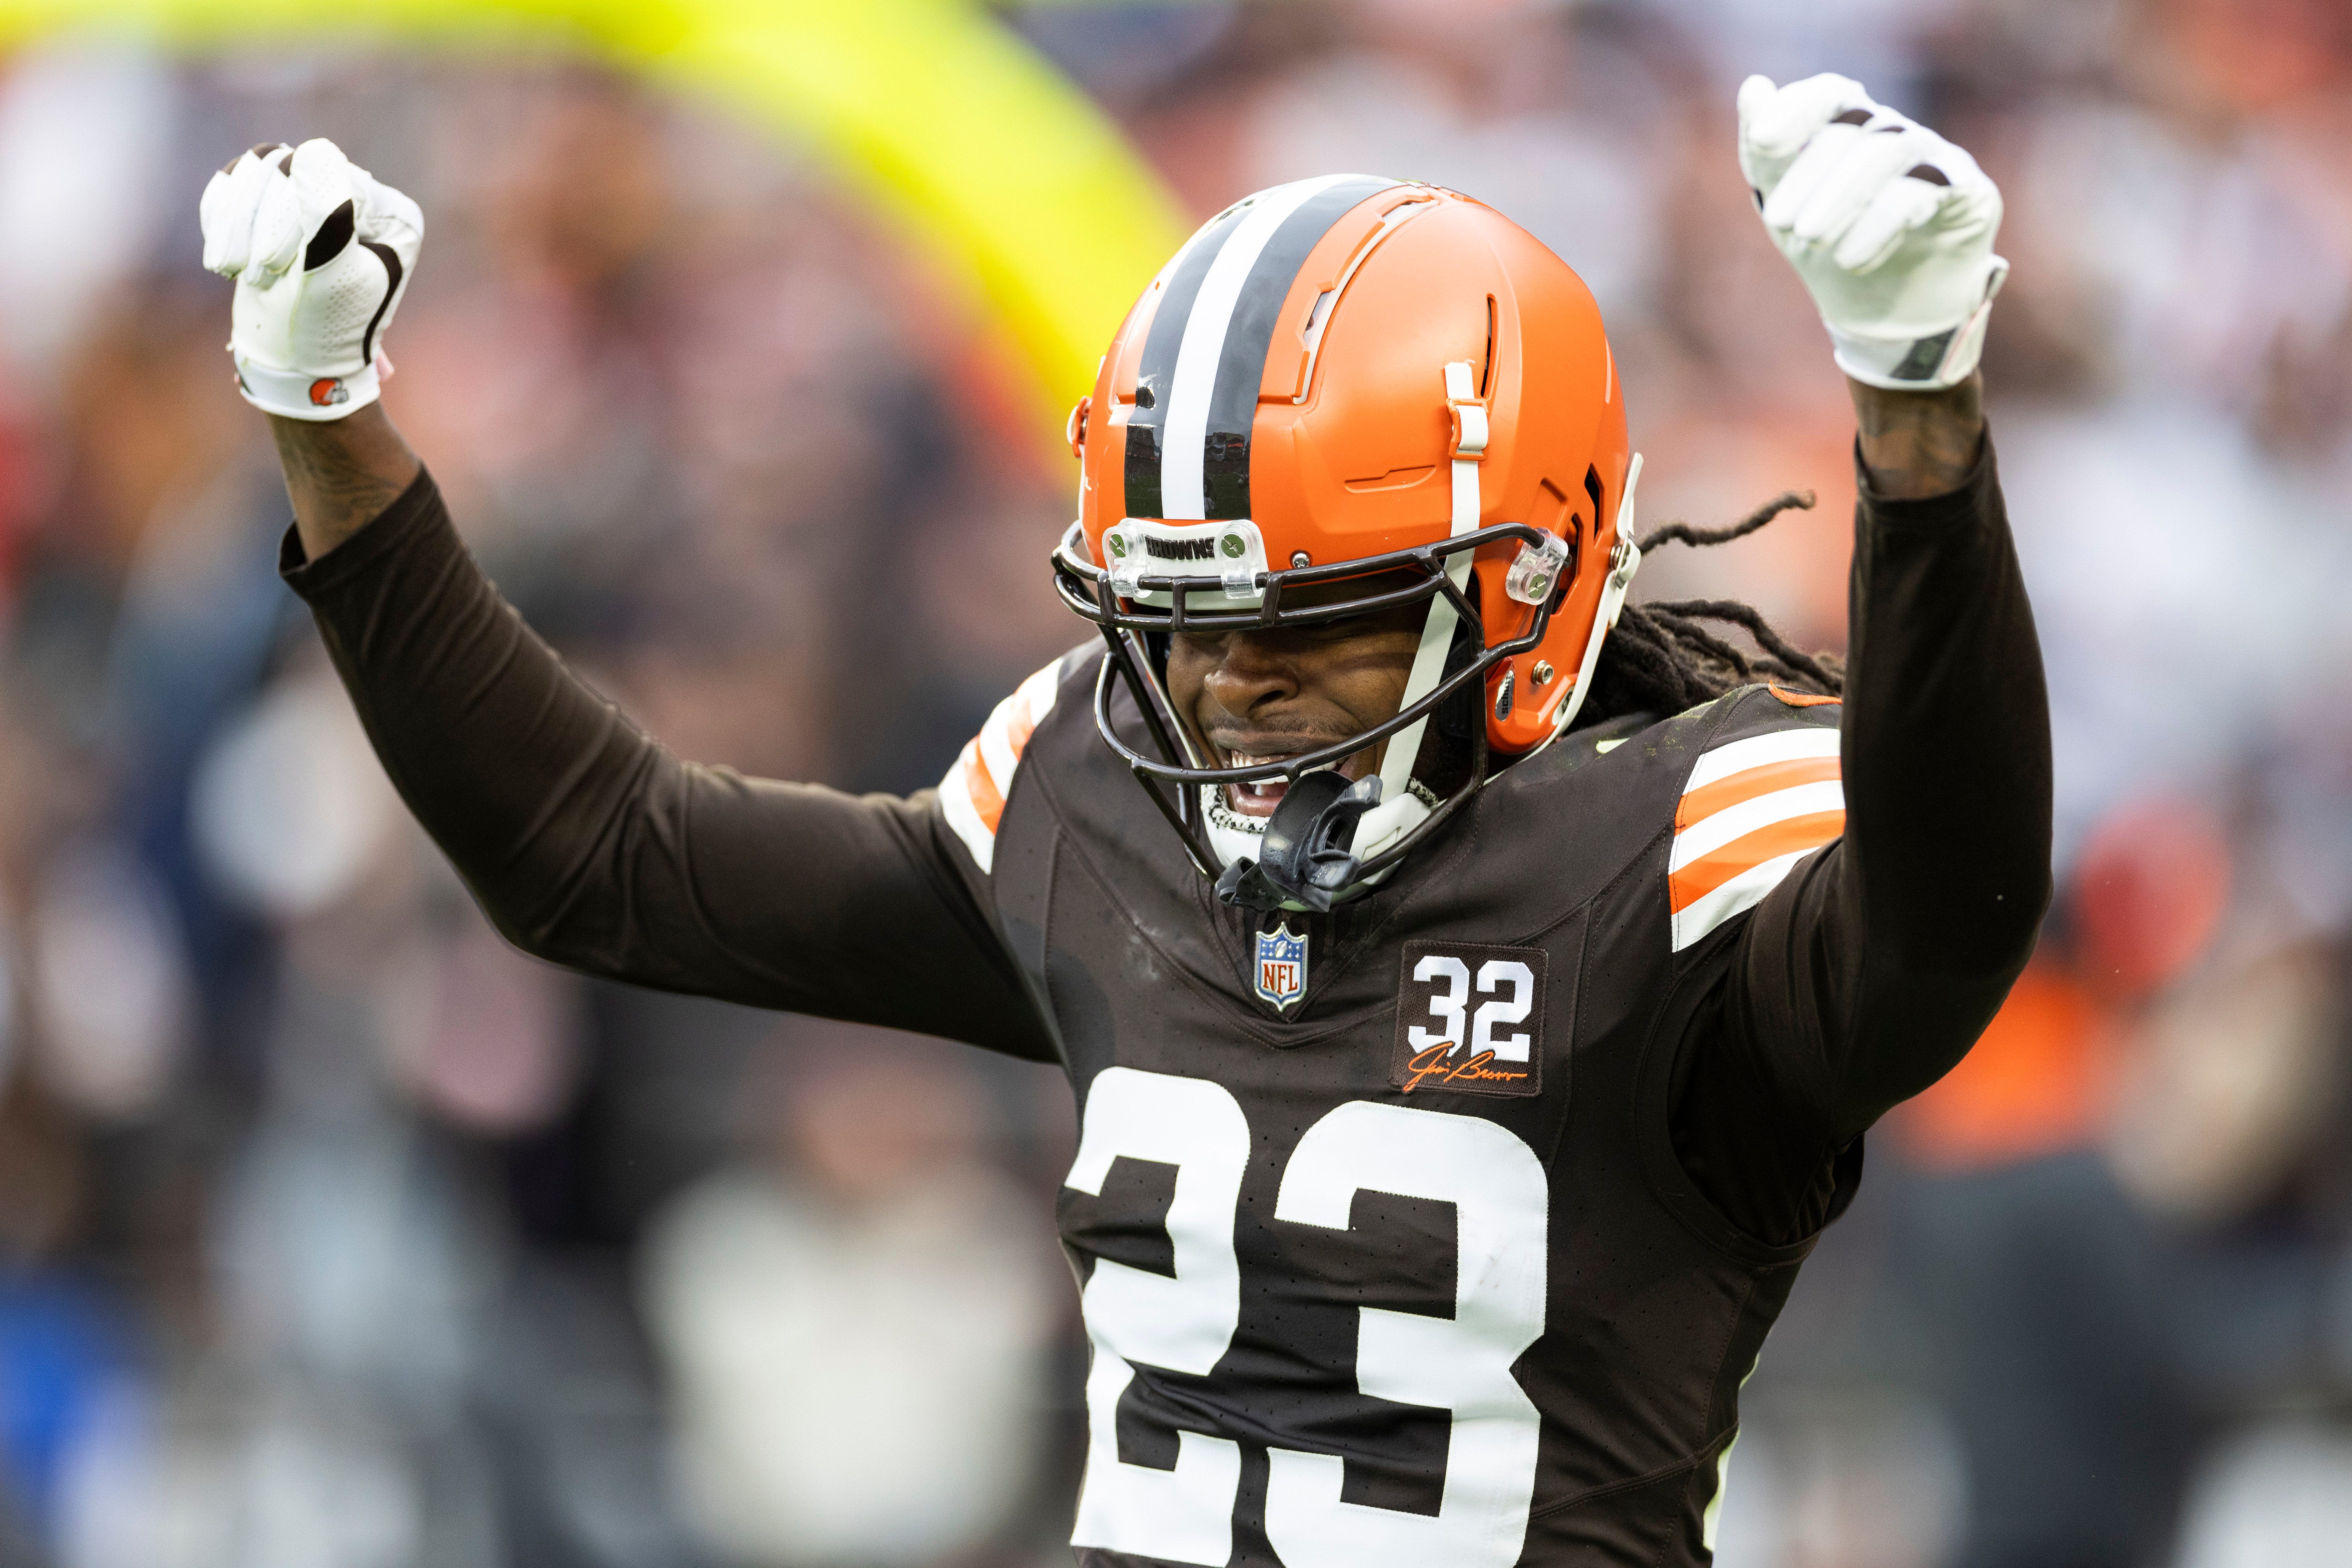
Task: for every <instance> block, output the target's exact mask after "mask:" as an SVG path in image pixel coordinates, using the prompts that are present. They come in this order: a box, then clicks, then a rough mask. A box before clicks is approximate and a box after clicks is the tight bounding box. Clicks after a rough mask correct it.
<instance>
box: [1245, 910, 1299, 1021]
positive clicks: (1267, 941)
mask: <svg viewBox="0 0 2352 1568" xmlns="http://www.w3.org/2000/svg"><path fill="white" fill-rule="evenodd" d="M1257 994H1258V997H1259V999H1260V1000H1261V1001H1265V1002H1270V1003H1272V1004H1273V1005H1275V1006H1276V1008H1277V1009H1284V1010H1286V1009H1288V1008H1289V1007H1290V1006H1291V1005H1293V1004H1294V1003H1296V1002H1297V1000H1298V999H1299V997H1301V996H1303V995H1305V994H1307V939H1306V937H1304V936H1298V935H1293V934H1292V932H1291V930H1290V922H1289V921H1283V922H1282V923H1281V924H1280V925H1278V926H1276V927H1275V928H1274V929H1273V930H1272V931H1260V932H1258V933H1257Z"/></svg>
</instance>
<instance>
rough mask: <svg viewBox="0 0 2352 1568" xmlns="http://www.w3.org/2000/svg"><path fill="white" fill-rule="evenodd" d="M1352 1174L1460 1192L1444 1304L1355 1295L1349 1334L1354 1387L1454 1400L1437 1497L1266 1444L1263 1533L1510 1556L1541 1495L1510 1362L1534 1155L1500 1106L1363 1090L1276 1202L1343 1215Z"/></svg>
mask: <svg viewBox="0 0 2352 1568" xmlns="http://www.w3.org/2000/svg"><path fill="white" fill-rule="evenodd" d="M1492 967H1493V966H1492V965H1489V966H1488V968H1490V969H1491V968H1492ZM1482 981H1483V976H1482ZM1360 1188H1370V1189H1371V1190H1373V1191H1375V1192H1383V1193H1396V1194H1401V1195H1402V1196H1406V1197H1416V1198H1430V1199H1433V1200H1436V1201H1439V1202H1444V1203H1451V1204H1452V1205H1454V1215H1455V1225H1456V1232H1455V1234H1456V1237H1457V1240H1456V1248H1457V1253H1458V1256H1459V1258H1460V1268H1459V1279H1458V1281H1457V1283H1456V1286H1455V1289H1454V1317H1453V1319H1452V1320H1451V1321H1448V1320H1446V1319H1443V1318H1425V1317H1422V1316H1420V1315H1419V1314H1417V1313H1412V1312H1394V1311H1390V1310H1386V1309H1384V1308H1379V1307H1365V1308H1361V1309H1360V1316H1361V1323H1360V1329H1359V1331H1358V1339H1357V1347H1356V1384H1357V1386H1358V1387H1359V1388H1360V1389H1362V1390H1363V1392H1364V1393H1366V1394H1370V1395H1372V1396H1373V1397H1374V1398H1376V1399H1393V1400H1396V1401H1398V1402H1399V1403H1401V1404H1405V1405H1435V1406H1438V1407H1440V1408H1443V1409H1450V1410H1452V1411H1453V1413H1454V1428H1453V1438H1452V1441H1451V1442H1450V1443H1449V1444H1448V1446H1447V1448H1446V1454H1445V1489H1444V1501H1443V1503H1442V1505H1441V1507H1440V1509H1439V1511H1438V1513H1437V1516H1436V1517H1435V1518H1431V1517H1429V1516H1427V1515H1424V1514H1417V1513H1401V1512H1398V1511H1396V1510H1391V1509H1380V1508H1367V1507H1364V1506H1362V1505H1360V1504H1357V1503H1350V1502H1343V1501H1341V1500H1340V1498H1339V1486H1340V1482H1341V1480H1342V1479H1343V1477H1344V1474H1345V1468H1346V1467H1345V1462H1344V1461H1342V1460H1341V1459H1339V1458H1336V1457H1334V1456H1332V1455H1328V1454H1303V1453H1296V1452H1292V1451H1289V1450H1286V1449H1282V1448H1276V1449H1272V1450H1270V1451H1269V1453H1268V1455H1267V1458H1268V1461H1269V1463H1270V1467H1271V1468H1270V1470H1269V1473H1268V1475H1267V1479H1266V1497H1265V1531H1266V1536H1267V1538H1268V1539H1269V1540H1271V1541H1272V1542H1273V1543H1274V1549H1275V1551H1276V1553H1278V1554H1279V1555H1280V1556H1281V1558H1282V1560H1283V1562H1284V1563H1286V1565H1287V1568H1426V1565H1427V1564H1430V1563H1444V1564H1445V1565H1446V1568H1507V1565H1508V1564H1510V1563H1516V1562H1517V1561H1518V1557H1519V1552H1520V1548H1521V1546H1522V1544H1523V1543H1524V1542H1525V1540H1526V1537H1527V1528H1528V1504H1529V1502H1530V1500H1532V1499H1533V1498H1534V1495H1535V1481H1536V1441H1537V1436H1538V1417H1537V1415H1536V1407H1535V1405H1534V1403H1533V1402H1532V1401H1530V1400H1529V1399H1528V1396H1527V1393H1526V1391H1525V1390H1524V1389H1522V1388H1520V1386H1519V1384H1518V1380H1517V1379H1516V1378H1514V1377H1513V1376H1512V1375H1511V1366H1512V1363H1515V1362H1517V1360H1518V1359H1519V1357H1520V1355H1521V1354H1523V1353H1524V1352H1526V1350H1527V1348H1528V1346H1529V1345H1531V1344H1533V1343H1535V1342H1536V1340H1537V1339H1538V1337H1539V1336H1540V1335H1541V1334H1542V1333H1543V1323H1544V1272H1545V1269H1544V1265H1545V1255H1546V1216H1547V1212H1548V1208H1549V1200H1548V1196H1547V1193H1546V1187H1545V1183H1544V1171H1543V1165H1542V1163H1541V1162H1539V1161H1538V1159H1537V1158H1536V1156H1535V1152H1534V1151H1533V1150H1531V1149H1529V1148H1528V1146H1527V1145H1526V1144H1525V1143H1524V1142H1520V1141H1519V1139H1518V1138H1517V1136H1515V1135H1514V1134H1513V1133H1512V1132H1511V1131H1509V1130H1508V1129H1507V1128H1504V1127H1501V1126H1498V1125H1496V1123H1494V1122H1491V1121H1479V1120H1477V1119H1475V1118H1473V1117H1467V1116H1449V1115H1445V1114H1443V1113H1441V1112H1437V1111H1429V1110H1412V1109H1410V1108H1409V1107H1405V1106H1400V1105H1374V1104H1370V1103H1369V1102H1362V1101H1360V1102H1357V1103H1355V1104H1351V1105H1343V1106H1340V1107H1339V1109H1338V1110H1334V1111H1332V1112H1331V1113H1330V1114H1329V1115H1328V1116H1326V1117H1324V1118H1323V1120H1322V1121H1318V1122H1317V1123H1316V1124H1315V1125H1314V1126H1313V1127H1311V1128H1309V1129H1307V1135H1306V1137H1304V1138H1302V1139H1300V1140H1299V1143H1298V1149H1297V1152H1296V1153H1294V1154H1293V1155H1292V1156H1291V1158H1290V1165H1289V1168H1288V1169H1287V1170H1286V1171H1285V1172H1284V1173H1283V1178H1282V1194H1281V1196H1280V1198H1279V1199H1278V1200H1277V1201H1276V1205H1275V1211H1274V1212H1275V1217H1276V1219H1284V1220H1292V1221H1296V1222H1297V1223H1299V1224H1302V1225H1318V1226H1328V1227H1329V1228H1330V1229H1333V1230H1345V1229H1347V1228H1348V1226H1349V1209H1350V1208H1351V1207H1352V1205H1353V1204H1354V1200H1355V1195H1356V1193H1357V1191H1358V1190H1359V1189H1360Z"/></svg>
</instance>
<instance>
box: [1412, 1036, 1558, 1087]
mask: <svg viewBox="0 0 2352 1568" xmlns="http://www.w3.org/2000/svg"><path fill="white" fill-rule="evenodd" d="M1453 1049H1454V1047H1452V1046H1432V1047H1429V1049H1427V1050H1425V1051H1423V1052H1422V1053H1421V1054H1420V1055H1419V1056H1417V1057H1412V1058H1408V1059H1407V1060H1406V1062H1405V1064H1404V1070H1405V1083H1404V1091H1405V1092H1406V1093H1407V1094H1411V1093H1412V1091H1413V1090H1414V1089H1419V1088H1420V1087H1421V1086H1422V1083H1423V1080H1424V1079H1436V1080H1437V1081H1438V1082H1439V1083H1442V1084H1443V1083H1525V1082H1526V1081H1527V1079H1528V1075H1527V1074H1526V1073H1524V1072H1504V1071H1502V1070H1501V1069H1499V1068H1493V1067H1490V1066H1488V1065H1487V1064H1488V1063H1490V1062H1492V1061H1493V1060H1494V1059H1495V1053H1494V1052H1492V1051H1480V1052H1479V1053H1478V1054H1477V1055H1476V1056H1475V1057H1471V1058H1466V1059H1465V1060H1463V1061H1459V1062H1448V1061H1447V1060H1446V1059H1445V1058H1446V1054H1447V1053H1448V1052H1450V1051H1452V1050H1453Z"/></svg>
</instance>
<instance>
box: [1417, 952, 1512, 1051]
mask: <svg viewBox="0 0 2352 1568" xmlns="http://www.w3.org/2000/svg"><path fill="white" fill-rule="evenodd" d="M1412 977H1413V978H1414V979H1415V980H1418V981H1421V982H1423V983H1424V984H1426V983H1428V982H1431V981H1441V980H1442V981H1444V983H1445V989H1444V991H1442V992H1438V993H1435V994H1432V995H1431V996H1430V998H1429V1021H1430V1023H1432V1024H1443V1025H1444V1027H1443V1028H1438V1029H1432V1028H1430V1027H1428V1026H1425V1025H1421V1024H1415V1025H1413V1026H1412V1028H1411V1030H1410V1031H1409V1032H1408V1033H1407V1035H1406V1038H1407V1039H1409V1040H1410V1041H1411V1042H1412V1048H1413V1049H1414V1050H1417V1051H1423V1050H1427V1049H1428V1048H1429V1047H1432V1046H1459V1045H1461V1044H1462V1040H1463V1035H1464V1029H1465V1024H1468V1023H1469V1022H1470V1020H1469V1018H1468V1014H1469V1011H1470V966H1469V965H1468V964H1467V963H1464V962H1463V961H1462V960H1460V959H1458V958H1455V957H1454V956H1452V955H1451V954H1449V953H1442V952H1433V953H1430V954H1428V955H1426V956H1425V957H1423V959H1422V961H1421V962H1420V963H1416V964H1414V965H1413V966H1412ZM1506 987H1507V988H1508V989H1509V991H1510V995H1509V996H1507V997H1502V996H1496V997H1495V1000H1494V1001H1492V1002H1482V1003H1480V1004H1479V1005H1478V1014H1477V1019H1476V1022H1475V1025H1474V1026H1471V1027H1470V1029H1469V1031H1468V1032H1469V1039H1470V1049H1471V1050H1472V1051H1473V1052H1478V1051H1493V1052H1494V1053H1495V1055H1496V1058H1497V1059H1499V1060H1502V1061H1507V1062H1523V1061H1526V1060H1527V1059H1528V1047H1529V1045H1530V1044H1531V1041H1532V1037H1530V1036H1528V1035H1525V1034H1517V1033H1515V1034H1498V1033H1496V1031H1497V1030H1498V1029H1500V1028H1502V1027H1503V1026H1506V1025H1510V1024H1517V1023H1522V1022H1524V1021H1526V1018H1527V1016H1528V1013H1529V1012H1530V1011H1531V1010H1532V1009H1533V1007H1534V1005H1535V1001H1534V998H1535V992H1536V975H1535V971H1534V970H1532V969H1529V968H1528V966H1527V964H1526V963H1523V962H1521V961H1520V960H1518V959H1516V958H1490V959H1488V960H1487V961H1486V963H1482V964H1480V965H1479V966H1478V994H1480V995H1482V996H1494V995H1495V993H1496V992H1497V991H1500V990H1503V989H1504V988H1506Z"/></svg>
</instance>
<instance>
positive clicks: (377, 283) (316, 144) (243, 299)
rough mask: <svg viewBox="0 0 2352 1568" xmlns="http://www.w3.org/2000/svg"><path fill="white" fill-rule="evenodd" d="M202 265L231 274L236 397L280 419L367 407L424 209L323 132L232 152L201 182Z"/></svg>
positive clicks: (332, 415) (385, 363)
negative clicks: (301, 139) (207, 180)
mask: <svg viewBox="0 0 2352 1568" xmlns="http://www.w3.org/2000/svg"><path fill="white" fill-rule="evenodd" d="M199 210H200V216H202V219H203V222H204V231H205V266H206V267H208V268H212V269H213V270H214V271H215V272H217V273H219V274H221V275H222V276H223V277H225V278H233V279H236V300H235V302H234V303H233V304H232V306H231V308H230V323H231V330H230V332H229V342H228V348H229V353H230V354H231V355H232V356H233V357H234V358H235V360H236V380H237V387H238V390H239V391H241V392H243V393H244V395H245V399H246V401H247V402H248V403H250V404H252V405H254V406H255V407H257V408H260V409H264V410H266V411H268V412H269V413H271V414H278V415H283V416H285V417H287V418H289V419H341V418H342V417H344V416H346V415H349V414H352V413H354V412H356V411H357V410H359V409H362V408H364V407H366V406H367V405H369V404H371V403H373V402H374V401H375V400H376V397H377V395H378V394H379V391H380V383H381V380H382V377H383V375H384V374H389V372H390V369H391V362H390V361H389V360H387V359H385V358H384V357H383V334H384V330H385V329H386V328H388V327H389V326H391V324H392V318H393V314H394V311H396V310H399V308H400V298H401V295H402V293H403V292H404V291H405V289H407V287H408V279H409V278H410V276H411V275H412V274H413V273H414V272H415V270H416V251H417V247H418V246H419V245H420V244H421V243H422V242H423V240H424V237H425V215H424V213H423V212H422V211H420V210H419V209H418V207H417V205H416V204H415V202H413V201H411V200H409V199H408V197H407V196H405V195H402V194H401V193H400V192H398V191H396V190H394V189H393V188H392V187H391V186H390V185H387V184H383V182H381V181H379V180H377V179H376V178H375V177H374V176H373V175H372V174H369V173H368V172H367V171H366V170H365V169H362V168H361V167H360V166H359V165H358V164H356V163H352V161H351V160H350V159H348V158H346V157H344V156H343V153H342V150H341V148H339V147H337V146H336V145H335V144H334V143H333V142H329V141H326V140H325V139H323V138H318V139H314V140H312V141H309V142H303V143H302V144H301V145H300V146H299V147H294V148H289V147H287V146H285V145H283V144H282V143H271V144H267V145H264V146H260V147H256V148H254V149H253V150H252V151H251V152H249V153H239V154H237V156H236V159H235V160H234V161H233V162H231V163H229V164H228V166H227V167H226V168H225V169H223V170H221V172H220V173H218V174H215V175H214V176H213V177H212V180H211V183H209V184H206V185H205V195H204V201H203V203H202V205H201V207H200V209H199Z"/></svg>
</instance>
